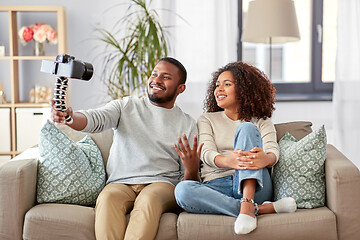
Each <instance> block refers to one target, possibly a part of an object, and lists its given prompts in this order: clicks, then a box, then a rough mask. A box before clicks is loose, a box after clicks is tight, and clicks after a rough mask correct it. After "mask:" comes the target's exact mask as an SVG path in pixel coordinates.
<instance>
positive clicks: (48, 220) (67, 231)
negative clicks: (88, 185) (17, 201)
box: [23, 203, 177, 240]
mask: <svg viewBox="0 0 360 240" xmlns="http://www.w3.org/2000/svg"><path fill="white" fill-rule="evenodd" d="M127 219H129V215H127ZM176 220H177V215H176V214H175V213H164V214H162V216H161V218H160V225H159V230H158V233H157V235H156V238H155V240H165V239H174V240H176V239H177V233H176ZM23 237H24V239H26V240H35V239H36V240H42V239H43V240H48V239H56V240H68V239H76V240H92V239H93V240H95V211H94V208H92V207H85V206H79V205H71V204H56V203H46V204H39V205H37V206H35V207H33V208H31V209H30V210H29V211H28V212H27V213H26V215H25V221H24V235H23Z"/></svg>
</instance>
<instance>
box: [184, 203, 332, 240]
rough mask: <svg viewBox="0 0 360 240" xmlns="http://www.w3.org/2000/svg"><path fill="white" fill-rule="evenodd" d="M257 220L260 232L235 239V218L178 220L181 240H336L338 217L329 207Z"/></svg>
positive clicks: (206, 216)
mask: <svg viewBox="0 0 360 240" xmlns="http://www.w3.org/2000/svg"><path fill="white" fill-rule="evenodd" d="M257 219H258V221H257V228H256V229H255V230H254V231H253V232H251V233H249V234H246V235H236V234H235V232H234V222H235V218H234V217H229V216H225V215H212V214H192V213H187V212H182V213H181V214H180V215H179V218H178V239H179V240H180V239H197V240H217V239H227V240H230V239H249V240H250V239H251V240H264V239H276V240H289V239H292V240H304V239H327V240H336V239H337V232H336V217H335V214H334V213H333V212H331V211H330V210H329V209H328V208H327V207H321V208H316V209H311V210H309V209H298V210H297V211H296V212H295V213H281V214H265V215H260V216H257ZM314 229H316V231H314Z"/></svg>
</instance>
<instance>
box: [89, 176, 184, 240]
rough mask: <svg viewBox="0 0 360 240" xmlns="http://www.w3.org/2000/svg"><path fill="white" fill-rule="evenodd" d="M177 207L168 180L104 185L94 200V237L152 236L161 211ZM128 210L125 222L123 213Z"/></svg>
mask: <svg viewBox="0 0 360 240" xmlns="http://www.w3.org/2000/svg"><path fill="white" fill-rule="evenodd" d="M131 209H132V210H131ZM177 209H178V206H177V204H176V201H175V197H174V186H173V185H172V184H170V183H165V182H156V183H151V184H132V185H126V184H122V183H111V184H108V185H106V186H105V188H104V189H103V190H102V192H101V193H100V194H99V197H98V199H97V201H96V207H95V235H96V239H97V240H110V239H111V240H115V239H116V240H119V239H126V240H137V239H139V240H140V239H154V238H155V236H156V233H157V230H158V227H159V221H160V217H161V214H162V213H163V212H167V211H174V210H177ZM130 211H131V213H130V220H129V223H128V224H127V221H126V214H127V213H129V212H130Z"/></svg>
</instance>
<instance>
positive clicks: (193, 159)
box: [174, 134, 204, 181]
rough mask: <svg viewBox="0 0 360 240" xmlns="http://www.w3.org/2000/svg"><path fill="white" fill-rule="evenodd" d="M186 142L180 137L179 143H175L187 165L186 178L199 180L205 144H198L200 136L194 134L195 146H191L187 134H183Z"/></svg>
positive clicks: (177, 150) (184, 163) (183, 161)
mask: <svg viewBox="0 0 360 240" xmlns="http://www.w3.org/2000/svg"><path fill="white" fill-rule="evenodd" d="M182 137H183V139H184V143H183V141H182V140H181V137H178V144H179V147H178V146H177V144H176V143H175V144H174V147H175V150H176V152H177V153H178V155H179V156H180V158H181V161H182V163H183V165H184V166H185V174H184V180H195V181H199V174H198V172H199V165H200V153H201V148H202V147H203V146H204V144H203V143H202V144H200V145H199V146H198V137H197V135H195V136H194V144H193V148H191V147H190V144H189V141H188V139H187V137H186V135H185V134H183V135H182Z"/></svg>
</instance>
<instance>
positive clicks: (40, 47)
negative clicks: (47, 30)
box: [34, 41, 45, 56]
mask: <svg viewBox="0 0 360 240" xmlns="http://www.w3.org/2000/svg"><path fill="white" fill-rule="evenodd" d="M34 55H35V56H44V55H45V50H44V43H41V42H36V41H35V45H34Z"/></svg>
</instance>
